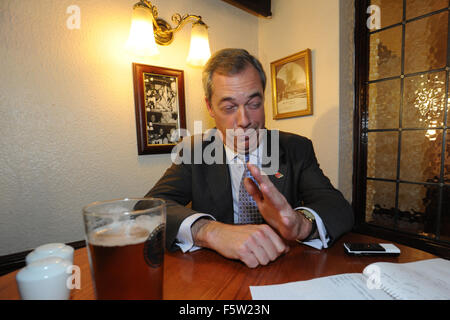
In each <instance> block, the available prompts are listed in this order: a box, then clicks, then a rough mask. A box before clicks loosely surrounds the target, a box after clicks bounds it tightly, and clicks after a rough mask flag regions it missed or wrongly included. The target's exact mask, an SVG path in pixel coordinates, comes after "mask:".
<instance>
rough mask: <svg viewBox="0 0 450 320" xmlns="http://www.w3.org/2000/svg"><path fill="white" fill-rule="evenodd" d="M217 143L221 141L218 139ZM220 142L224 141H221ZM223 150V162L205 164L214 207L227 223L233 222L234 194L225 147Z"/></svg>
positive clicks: (221, 218) (221, 219)
mask: <svg viewBox="0 0 450 320" xmlns="http://www.w3.org/2000/svg"><path fill="white" fill-rule="evenodd" d="M217 143H219V142H218V141H217ZM220 143H222V142H221V141H220ZM221 148H222V150H223V162H222V163H213V164H209V165H205V170H206V173H205V176H206V181H207V184H208V185H207V188H208V190H209V193H210V194H211V196H212V198H213V201H214V203H213V204H212V207H214V208H216V209H217V212H218V214H219V215H220V218H219V217H218V218H219V219H218V220H220V221H223V222H225V223H233V220H234V218H233V212H234V211H233V195H232V191H231V178H230V173H229V171H228V165H227V162H226V156H225V149H224V147H223V144H222V145H221Z"/></svg>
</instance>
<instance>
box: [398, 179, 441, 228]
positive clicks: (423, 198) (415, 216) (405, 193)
mask: <svg viewBox="0 0 450 320" xmlns="http://www.w3.org/2000/svg"><path fill="white" fill-rule="evenodd" d="M438 201H439V188H438V187H436V186H424V185H420V184H407V183H401V184H400V185H399V190H398V208H399V216H398V220H397V228H398V229H399V230H402V231H407V232H413V233H425V234H427V235H429V236H432V235H434V234H435V233H436V214H437V205H438Z"/></svg>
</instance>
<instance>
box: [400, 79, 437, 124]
mask: <svg viewBox="0 0 450 320" xmlns="http://www.w3.org/2000/svg"><path fill="white" fill-rule="evenodd" d="M404 96H405V99H404V105H403V113H402V114H403V117H402V126H403V128H421V127H422V128H428V127H442V126H443V125H444V108H445V72H438V73H430V74H422V75H420V76H415V77H407V78H406V79H405V89H404Z"/></svg>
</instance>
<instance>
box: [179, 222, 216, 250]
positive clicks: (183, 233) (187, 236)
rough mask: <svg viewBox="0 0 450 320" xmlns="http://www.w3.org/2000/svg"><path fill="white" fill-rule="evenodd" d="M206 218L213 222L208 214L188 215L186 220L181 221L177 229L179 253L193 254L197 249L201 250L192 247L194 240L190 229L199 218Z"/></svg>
mask: <svg viewBox="0 0 450 320" xmlns="http://www.w3.org/2000/svg"><path fill="white" fill-rule="evenodd" d="M203 217H207V218H211V219H213V220H216V219H214V217H213V216H212V215H210V214H206V213H194V214H193V215H190V216H189V217H187V218H186V219H184V220H183V222H182V223H181V225H180V228H179V229H178V233H177V237H176V240H177V243H176V244H177V245H178V246H179V247H180V249H181V251H183V253H186V252H193V251H196V250H198V249H201V247H197V246H194V239H193V238H192V231H191V227H192V225H193V224H194V222H195V221H197V220H198V219H200V218H203Z"/></svg>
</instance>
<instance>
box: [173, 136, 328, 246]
mask: <svg viewBox="0 0 450 320" xmlns="http://www.w3.org/2000/svg"><path fill="white" fill-rule="evenodd" d="M262 150H263V145H262V144H260V145H259V147H258V148H257V149H255V150H254V151H253V152H251V153H250V154H249V156H250V157H249V162H250V163H252V164H255V165H257V166H258V167H259V168H260V169H261V161H258V159H262ZM225 154H226V158H227V162H228V166H229V169H230V170H229V171H230V175H231V191H232V195H233V210H234V222H237V221H238V214H239V186H240V183H241V179H242V174H243V173H244V170H245V160H244V159H245V158H244V155H243V154H239V153H235V152H234V151H233V150H231V149H229V148H228V147H227V146H226V145H225ZM261 170H262V171H261V172H262V173H263V174H264V171H263V170H264V169H261ZM294 209H295V210H298V209H304V210H308V211H309V212H311V213H312V214H313V215H314V217H315V218H316V225H317V230H318V232H319V238H318V239H313V240H310V241H308V242H303V243H304V244H306V245H309V246H311V247H314V248H316V249H319V250H320V249H322V248H328V241H329V237H328V235H327V231H326V229H325V226H324V225H323V222H322V219H321V218H320V216H319V215H318V214H317V213H316V212H315V211H314V210H312V209H310V208H307V207H297V208H294ZM202 217H208V218H211V219H213V220H215V218H214V217H213V216H212V215H210V214H206V213H196V214H193V215H191V216H189V217H187V218H186V219H184V220H183V222H182V223H181V225H180V228H179V229H178V234H177V237H176V239H177V245H178V246H179V247H180V248H181V250H182V251H183V252H188V251H190V252H191V251H195V250H198V249H201V247H197V246H195V245H194V240H193V238H192V232H191V226H192V224H193V223H194V222H195V221H197V220H198V219H200V218H202Z"/></svg>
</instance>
